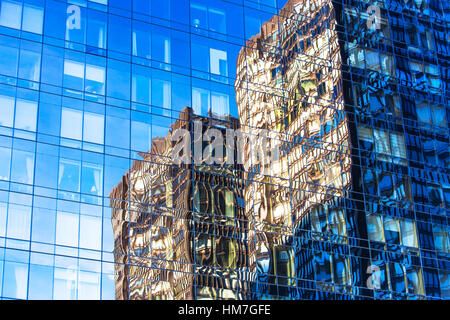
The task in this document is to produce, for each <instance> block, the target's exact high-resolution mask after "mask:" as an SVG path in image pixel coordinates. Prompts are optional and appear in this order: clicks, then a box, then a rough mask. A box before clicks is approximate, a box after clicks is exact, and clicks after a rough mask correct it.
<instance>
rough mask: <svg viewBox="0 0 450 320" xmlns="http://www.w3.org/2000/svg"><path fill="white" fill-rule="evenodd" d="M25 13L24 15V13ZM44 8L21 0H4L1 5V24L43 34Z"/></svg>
mask: <svg viewBox="0 0 450 320" xmlns="http://www.w3.org/2000/svg"><path fill="white" fill-rule="evenodd" d="M22 13H23V15H22ZM43 22H44V9H43V8H41V7H37V6H33V5H31V4H28V3H24V4H22V2H19V1H12V0H3V1H2V3H1V7H0V25H2V26H4V27H8V28H13V29H22V30H23V31H27V32H32V33H37V34H42V26H43Z"/></svg>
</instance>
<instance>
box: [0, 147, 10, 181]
mask: <svg viewBox="0 0 450 320" xmlns="http://www.w3.org/2000/svg"><path fill="white" fill-rule="evenodd" d="M10 164H11V149H10V148H3V147H0V180H4V181H6V180H9V170H10V168H11V165H10Z"/></svg>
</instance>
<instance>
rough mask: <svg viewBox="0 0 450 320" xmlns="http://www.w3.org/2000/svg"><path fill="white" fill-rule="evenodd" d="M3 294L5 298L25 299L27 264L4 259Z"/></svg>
mask: <svg viewBox="0 0 450 320" xmlns="http://www.w3.org/2000/svg"><path fill="white" fill-rule="evenodd" d="M3 272H4V274H3V276H4V279H5V281H4V283H3V294H2V296H3V297H5V298H11V299H26V298H27V288H28V264H24V263H18V262H9V261H5V266H4V271H3Z"/></svg>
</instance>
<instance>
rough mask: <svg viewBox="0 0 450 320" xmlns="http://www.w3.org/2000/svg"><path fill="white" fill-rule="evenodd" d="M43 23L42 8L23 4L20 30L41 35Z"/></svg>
mask: <svg viewBox="0 0 450 320" xmlns="http://www.w3.org/2000/svg"><path fill="white" fill-rule="evenodd" d="M43 22H44V10H43V8H39V7H35V6H30V5H27V4H25V6H24V8H23V21H22V30H24V31H28V32H33V33H38V34H42V26H43Z"/></svg>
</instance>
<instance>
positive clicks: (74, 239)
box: [56, 212, 79, 247]
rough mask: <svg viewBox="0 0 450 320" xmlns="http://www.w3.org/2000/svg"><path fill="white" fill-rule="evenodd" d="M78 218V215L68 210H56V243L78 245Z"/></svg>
mask: <svg viewBox="0 0 450 320" xmlns="http://www.w3.org/2000/svg"><path fill="white" fill-rule="evenodd" d="M78 219H79V216H78V215H77V214H74V213H69V212H58V214H57V218H56V244H58V245H63V246H69V247H77V246H78Z"/></svg>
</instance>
